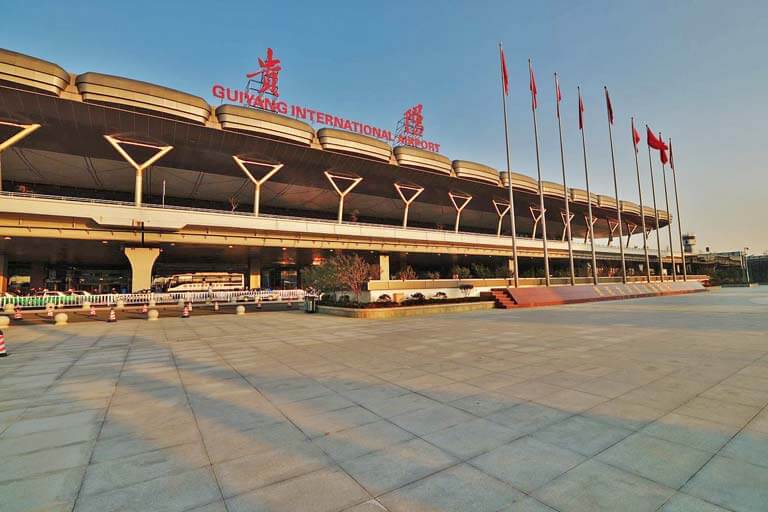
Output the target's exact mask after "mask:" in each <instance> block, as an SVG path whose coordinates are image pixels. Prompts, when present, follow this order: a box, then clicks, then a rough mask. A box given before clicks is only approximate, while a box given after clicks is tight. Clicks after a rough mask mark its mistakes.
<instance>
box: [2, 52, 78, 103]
mask: <svg viewBox="0 0 768 512" xmlns="http://www.w3.org/2000/svg"><path fill="white" fill-rule="evenodd" d="M0 82H9V83H11V84H13V85H16V86H21V87H23V88H30V89H34V90H37V91H43V92H46V93H50V94H55V95H56V96H59V95H60V94H61V91H63V90H64V88H65V87H66V86H67V84H69V73H67V72H66V71H64V69H63V68H61V67H59V66H57V65H56V64H54V63H52V62H48V61H46V60H42V59H38V58H36V57H30V56H29V55H24V54H21V53H16V52H12V51H10V50H5V49H2V48H0Z"/></svg>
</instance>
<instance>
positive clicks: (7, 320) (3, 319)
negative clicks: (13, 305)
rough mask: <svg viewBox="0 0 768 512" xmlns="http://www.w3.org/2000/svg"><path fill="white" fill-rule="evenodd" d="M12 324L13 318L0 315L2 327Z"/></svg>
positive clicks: (0, 325)
mask: <svg viewBox="0 0 768 512" xmlns="http://www.w3.org/2000/svg"><path fill="white" fill-rule="evenodd" d="M9 325H11V318H10V317H7V316H5V315H0V327H8V326H9Z"/></svg>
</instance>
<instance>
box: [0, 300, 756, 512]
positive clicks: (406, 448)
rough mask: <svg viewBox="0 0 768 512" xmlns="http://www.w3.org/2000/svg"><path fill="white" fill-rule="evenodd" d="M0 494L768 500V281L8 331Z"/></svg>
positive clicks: (517, 501) (220, 500) (359, 507)
mask: <svg viewBox="0 0 768 512" xmlns="http://www.w3.org/2000/svg"><path fill="white" fill-rule="evenodd" d="M5 334H6V342H7V344H8V347H9V351H10V352H11V353H12V354H11V356H10V357H8V358H5V359H0V510H2V511H3V512H17V511H65V510H66V511H70V510H74V511H76V512H110V511H118V510H120V511H123V510H124V511H141V512H145V511H179V512H184V511H190V512H192V511H195V512H219V511H229V512H245V511H265V512H266V511H269V512H278V511H280V512H282V511H286V512H315V511H327V512H331V511H347V512H382V511H387V510H388V511H392V512H401V511H402V512H418V511H429V512H436V511H444V510H445V511H473V512H474V511H514V512H534V511H535V512H544V511H550V512H551V511H553V510H555V511H560V512H593V511H601V510H604V511H623V512H629V511H646V510H647V511H654V510H662V511H665V512H683V511H697V512H699V511H703V512H707V511H712V512H714V511H720V510H731V511H765V510H768V409H766V404H768V287H762V288H752V289H724V290H714V291H712V292H709V293H703V294H696V295H690V296H681V297H663V298H653V299H642V300H633V301H624V302H613V303H596V304H582V305H574V306H563V307H553V308H542V309H528V310H515V311H502V310H493V311H484V312H476V313H463V314H454V315H440V316H433V317H423V318H411V319H403V320H390V321H364V320H353V319H346V318H338V317H331V316H325V315H307V314H304V313H302V312H299V311H278V312H268V313H267V312H262V313H253V314H248V315H246V316H243V317H236V316H234V315H216V316H193V317H192V318H190V319H186V320H182V319H180V318H163V319H161V320H159V321H157V322H147V321H143V320H130V321H127V320H123V321H120V322H118V323H117V324H107V323H104V322H92V323H78V324H74V325H70V326H66V327H53V326H50V325H33V326H28V327H10V328H8V329H6V330H5Z"/></svg>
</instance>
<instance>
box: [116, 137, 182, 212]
mask: <svg viewBox="0 0 768 512" xmlns="http://www.w3.org/2000/svg"><path fill="white" fill-rule="evenodd" d="M104 138H105V139H107V142H109V143H110V144H111V145H112V147H113V148H115V150H116V151H117V152H118V154H119V155H120V156H122V157H123V159H124V160H125V161H126V162H128V163H129V164H130V165H131V166H132V167H133V168H134V170H135V171H136V184H135V186H134V189H133V201H134V204H135V205H136V207H140V206H141V198H142V186H143V174H144V169H146V168H148V167H149V166H151V165H152V164H154V163H155V162H157V161H158V160H160V159H161V158H162V157H163V156H165V154H166V153H168V152H169V151H170V150H172V149H173V146H158V145H155V144H144V143H142V142H128V141H125V140H120V139H117V138H115V137H113V136H112V135H105V136H104ZM123 145H126V146H132V147H139V148H148V149H154V150H156V151H157V152H156V153H155V154H154V155H153V156H151V157H149V158H148V159H147V160H146V161H144V162H143V163H138V162H136V160H134V159H133V157H132V156H131V155H129V154H128V152H127V151H126V150H125V148H123Z"/></svg>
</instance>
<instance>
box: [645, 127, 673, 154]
mask: <svg viewBox="0 0 768 512" xmlns="http://www.w3.org/2000/svg"><path fill="white" fill-rule="evenodd" d="M645 138H646V141H647V142H648V146H649V147H651V148H653V149H657V150H659V151H661V150H664V151H666V150H667V149H668V148H667V145H666V144H664V141H662V140H660V139H659V138H658V137H656V135H654V134H653V132H652V131H651V129H650V128H648V127H646V134H645Z"/></svg>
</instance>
